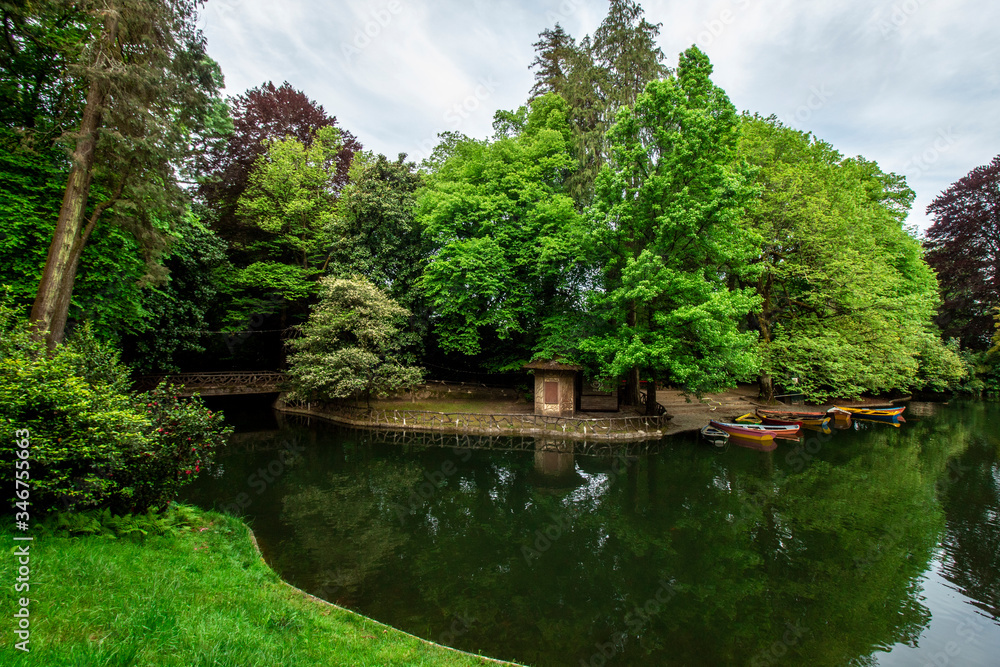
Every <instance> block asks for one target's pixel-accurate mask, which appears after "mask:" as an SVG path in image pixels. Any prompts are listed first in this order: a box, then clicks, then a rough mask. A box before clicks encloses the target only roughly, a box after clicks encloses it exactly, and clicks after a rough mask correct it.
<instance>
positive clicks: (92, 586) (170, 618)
mask: <svg viewBox="0 0 1000 667" xmlns="http://www.w3.org/2000/svg"><path fill="white" fill-rule="evenodd" d="M193 516H194V519H193V520H192V521H191V523H192V525H190V526H185V527H183V528H178V529H176V530H175V531H174V532H173V533H170V534H167V535H163V536H156V537H147V538H146V539H144V540H143V541H141V542H140V541H133V540H130V539H106V538H100V537H59V536H45V535H38V536H37V537H36V540H35V541H34V542H32V543H31V575H30V576H31V591H30V598H31V605H30V610H31V643H30V647H31V652H30V653H28V654H24V653H22V652H21V651H18V650H16V649H15V648H14V647H13V642H14V639H13V632H12V631H13V629H14V625H13V624H14V620H13V619H12V618H11V614H12V613H13V611H14V609H15V605H16V603H17V602H16V600H17V598H18V597H21V596H22V595H23V594H19V593H15V592H14V590H13V583H14V580H15V578H16V576H17V575H16V569H17V562H16V557H14V556H13V555H12V553H11V552H12V550H13V545H15V542H14V541H13V539H12V538H13V534H12V533H11V531H10V528H9V527H7V526H4V527H2V528H0V540H3V542H4V544H5V545H7V546H6V548H5V549H4V552H5V554H6V555H5V556H4V558H3V559H2V560H3V562H2V563H0V581H2V582H3V591H4V593H3V599H4V613H3V617H4V618H5V619H6V620H5V626H4V627H3V628H2V630H3V634H4V635H5V638H4V641H3V643H2V645H0V664H3V665H39V666H44V667H57V666H62V665H67V666H68V665H74V666H76V665H109V666H110V665H143V666H144V667H145V666H153V665H177V666H181V665H183V666H184V667H190V666H192V665H206V666H207V665H218V666H228V665H232V666H234V667H235V666H240V667H245V666H250V665H282V666H286V667H287V666H293V665H303V666H304V665H359V666H361V665H370V666H372V667H374V666H382V665H449V666H451V665H456V666H458V665H481V664H486V663H492V661H489V660H487V659H485V658H477V657H475V656H470V655H466V654H461V653H457V652H454V651H450V650H447V649H444V648H440V647H436V646H432V645H430V644H427V643H425V642H422V641H420V640H419V639H416V638H414V637H411V636H409V635H406V634H404V633H402V632H399V631H397V630H393V629H390V628H387V627H386V626H383V625H380V624H378V623H376V622H374V621H371V620H368V619H366V618H363V617H361V616H358V615H357V614H353V613H351V612H348V611H345V610H343V609H340V608H337V607H334V606H331V605H326V604H323V603H321V602H318V601H316V600H314V599H312V598H309V597H308V596H306V595H304V594H302V593H300V592H299V591H297V590H295V589H293V588H291V587H289V586H287V585H285V584H284V583H283V582H282V581H281V580H280V578H279V577H278V576H277V575H276V574H275V573H274V572H273V571H272V570H271V569H270V568H269V567H267V565H266V564H265V563H264V562H263V560H261V558H260V556H259V555H258V553H257V551H256V549H255V548H254V546H253V543H252V541H251V536H250V532H249V530H248V529H247V527H246V526H245V525H244V524H243V523H242V522H240V521H239V520H237V519H234V518H232V517H228V516H224V515H221V514H216V513H211V512H201V511H196V512H194V513H193ZM4 523H10V522H9V521H5V522H4Z"/></svg>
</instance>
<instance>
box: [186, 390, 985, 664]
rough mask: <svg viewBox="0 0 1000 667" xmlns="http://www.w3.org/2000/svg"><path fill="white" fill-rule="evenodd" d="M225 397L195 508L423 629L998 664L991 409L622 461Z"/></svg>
mask: <svg viewBox="0 0 1000 667" xmlns="http://www.w3.org/2000/svg"><path fill="white" fill-rule="evenodd" d="M220 405H221V406H222V407H223V408H224V409H225V410H226V414H227V417H228V418H229V419H230V420H231V421H233V422H234V423H236V424H237V425H238V426H239V427H240V432H238V433H237V435H236V436H234V442H233V444H232V445H231V446H230V447H229V449H228V451H227V452H226V453H225V455H223V456H222V457H221V459H220V465H219V466H218V469H217V470H216V471H215V474H214V476H212V477H206V478H203V479H202V480H199V482H198V483H197V486H196V487H195V488H193V489H192V490H191V492H190V494H189V499H190V500H192V501H193V502H197V503H199V504H201V505H203V506H206V507H216V508H229V509H237V508H238V509H239V510H240V513H242V514H243V515H245V516H246V517H247V518H248V520H249V521H250V522H251V524H252V525H253V527H254V531H255V532H256V535H257V537H258V539H259V541H260V544H261V548H262V550H263V552H264V554H265V557H266V559H267V561H268V562H269V563H270V565H271V566H272V567H273V568H274V569H275V570H276V571H278V572H279V573H280V574H281V575H282V576H283V577H284V578H285V579H286V580H288V581H289V582H291V583H293V584H294V585H296V586H298V587H299V588H302V589H304V590H307V591H309V592H312V593H314V594H316V595H318V596H320V597H323V598H325V599H328V600H330V601H332V602H336V603H337V604H340V605H343V606H345V607H348V608H350V609H353V610H356V611H358V612H360V613H362V614H365V615H367V616H370V617H372V618H375V619H377V620H380V621H383V622H385V623H389V624H391V625H393V626H395V627H398V628H401V629H403V630H406V631H408V632H412V633H414V634H417V635H419V636H422V637H425V638H428V639H432V640H434V641H438V642H441V643H446V644H449V645H452V646H455V647H456V648H461V649H464V650H468V651H474V652H481V653H483V654H485V655H490V656H493V657H498V658H506V659H510V660H516V661H519V662H523V663H526V664H530V665H538V666H549V665H552V666H559V665H567V666H568V665H572V666H574V667H575V666H578V665H594V666H598V665H758V666H764V665H880V666H885V667H890V666H891V667H896V666H902V665H907V666H908V665H917V666H922V665H936V666H938V667H945V666H959V665H969V666H975V667H981V666H995V665H1000V405H997V404H995V403H992V404H991V403H954V404H952V405H931V404H913V405H911V407H910V409H908V410H907V419H908V422H907V423H906V424H903V425H902V427H901V428H894V427H892V426H891V425H887V424H881V423H870V422H859V423H857V424H855V425H854V426H852V428H850V429H847V430H840V431H834V432H833V433H832V434H831V435H829V436H824V435H822V434H819V433H809V434H808V435H807V437H805V438H803V439H802V440H801V441H800V442H799V443H794V442H792V443H787V442H785V443H782V444H780V445H779V447H778V449H777V450H775V451H773V452H758V451H752V450H747V449H740V448H738V447H730V448H728V449H717V448H714V447H712V446H710V445H706V444H703V443H700V442H698V440H697V439H695V438H694V437H683V436H682V437H673V438H667V439H665V440H663V441H662V442H660V443H656V445H655V446H654V447H651V448H648V451H647V450H646V449H645V448H636V447H631V448H630V449H631V451H630V452H628V453H627V454H626V455H624V456H622V455H615V454H612V453H611V452H609V451H607V450H605V451H601V449H600V448H597V449H595V448H586V450H585V451H582V452H581V451H580V445H577V451H576V452H575V453H556V452H549V451H540V449H539V448H541V447H543V446H545V445H546V443H540V442H536V441H535V440H534V439H531V438H510V439H494V440H493V441H492V442H491V443H487V441H483V440H477V439H475V438H473V439H471V440H470V439H468V438H456V437H455V436H450V437H449V438H448V440H447V443H446V444H447V446H442V444H443V443H440V442H437V443H436V444H432V440H435V439H434V438H431V437H428V436H421V435H414V434H408V435H406V436H405V437H402V436H400V435H399V434H393V433H387V432H373V431H359V430H351V429H345V428H341V427H338V426H334V425H331V424H326V423H317V421H316V420H312V422H311V423H307V422H306V421H300V420H292V419H282V418H280V417H277V416H273V415H272V414H271V413H269V412H268V411H267V410H266V409H263V410H262V409H261V408H260V406H258V405H254V404H251V403H246V402H243V403H226V404H220ZM436 440H437V441H440V440H441V438H440V437H438V438H437V439H436ZM484 444H492V445H493V446H494V447H500V448H501V449H494V450H484V449H481V448H480V447H481V446H482V445H484ZM547 444H548V445H551V444H552V443H547ZM470 445H471V446H472V448H469V446H470Z"/></svg>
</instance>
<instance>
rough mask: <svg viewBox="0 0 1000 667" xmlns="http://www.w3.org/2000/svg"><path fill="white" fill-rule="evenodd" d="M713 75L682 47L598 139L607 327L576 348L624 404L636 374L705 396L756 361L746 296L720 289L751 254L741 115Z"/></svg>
mask: <svg viewBox="0 0 1000 667" xmlns="http://www.w3.org/2000/svg"><path fill="white" fill-rule="evenodd" d="M711 72H712V66H711V64H710V63H709V61H708V58H707V56H705V54H704V53H702V52H701V51H699V50H698V49H697V47H691V48H690V49H688V50H687V51H686V52H685V53H683V54H682V55H681V60H680V67H679V68H678V70H677V74H676V76H675V77H672V78H669V79H666V80H663V81H654V82H651V83H649V84H648V85H647V86H646V91H645V92H644V93H643V94H642V95H640V96H639V99H638V101H637V102H636V105H635V109H634V110H633V109H628V108H625V109H623V110H622V111H621V112H620V113H619V116H618V122H617V123H616V125H615V126H614V128H612V130H611V132H610V133H609V135H608V139H609V142H610V144H611V147H612V155H613V159H612V162H611V164H610V165H608V166H607V167H605V169H604V170H603V171H602V172H601V174H600V176H599V177H598V181H597V195H596V197H595V203H594V206H593V209H592V211H591V216H592V218H593V220H594V224H595V226H596V228H595V231H594V234H593V239H594V253H595V256H596V257H597V259H598V263H599V265H600V266H601V267H602V270H603V276H602V284H601V287H602V290H600V291H598V292H596V293H595V294H594V303H595V305H596V307H597V309H598V312H600V313H602V314H603V316H604V318H605V319H606V320H607V322H608V328H607V329H606V331H605V332H603V333H602V334H600V335H596V336H592V337H591V338H589V339H588V340H586V341H584V342H583V344H582V345H581V348H582V350H583V351H584V352H585V353H587V354H588V355H591V356H592V357H593V358H595V359H597V362H598V363H599V365H600V367H601V370H602V374H603V375H605V376H610V377H625V378H626V379H627V385H626V393H625V396H624V399H625V403H626V404H630V405H637V404H638V400H639V396H638V380H639V375H640V373H642V374H643V375H644V376H645V377H647V378H654V379H662V380H665V381H669V382H671V383H674V384H677V385H679V386H681V387H684V388H686V389H689V390H694V391H711V390H716V389H718V388H721V387H723V386H726V385H727V384H729V383H731V382H733V381H734V380H735V379H737V378H742V377H746V376H747V375H748V374H750V373H753V372H754V371H755V369H756V366H757V358H756V349H755V347H756V346H755V340H756V334H754V333H747V332H743V331H741V330H740V327H739V322H740V321H741V320H742V319H743V318H744V316H745V315H746V313H747V312H748V311H750V310H751V309H752V308H753V307H754V306H755V304H756V297H755V296H754V295H753V294H752V290H745V289H744V290H741V289H731V288H730V284H731V283H732V282H733V280H734V278H735V275H736V272H737V271H739V270H740V269H741V267H742V266H743V265H744V264H745V263H746V262H747V260H748V259H750V258H751V257H752V256H753V254H754V253H755V252H756V245H755V240H754V237H753V236H752V235H751V234H748V233H747V232H746V231H745V230H744V229H742V228H741V226H740V224H739V222H740V217H741V216H742V214H743V209H744V206H745V205H746V204H747V203H748V200H749V197H750V195H751V190H750V189H749V188H748V187H747V185H746V184H745V178H744V175H743V174H742V173H741V172H740V171H739V170H738V169H734V168H733V167H732V161H733V156H734V155H735V151H736V142H737V138H738V134H739V119H738V117H737V115H736V111H735V109H734V108H733V105H732V104H731V103H730V101H729V99H728V97H726V94H725V93H724V92H723V91H722V90H721V89H720V88H718V87H717V86H715V85H714V84H712V82H711V79H710V78H709V77H710V75H711ZM649 407H650V409H652V408H653V402H652V401H650V406H649Z"/></svg>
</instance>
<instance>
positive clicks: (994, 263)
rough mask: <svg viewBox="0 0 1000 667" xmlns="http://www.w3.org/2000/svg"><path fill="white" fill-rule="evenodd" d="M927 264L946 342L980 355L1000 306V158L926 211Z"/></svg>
mask: <svg viewBox="0 0 1000 667" xmlns="http://www.w3.org/2000/svg"><path fill="white" fill-rule="evenodd" d="M927 213H928V214H929V215H930V216H931V217H932V218H933V219H934V224H933V225H931V226H930V228H928V230H927V233H926V241H925V243H924V245H925V247H926V249H927V263H928V264H930V265H931V267H932V268H934V270H935V271H937V274H938V280H939V281H940V283H941V296H942V298H943V301H944V303H943V304H942V305H941V308H940V309H939V315H938V323H939V324H940V326H941V329H942V331H943V333H944V335H945V336H946V337H954V338H959V339H960V340H961V341H962V346H963V347H966V348H969V349H973V350H984V349H986V348H987V347H989V345H990V340H991V338H992V336H993V332H994V323H993V315H994V312H995V311H994V310H993V309H994V308H995V307H996V306H997V305H998V304H1000V155H998V156H997V157H995V158H993V160H992V161H991V162H990V163H989V164H986V165H983V166H981V167H976V168H975V169H973V170H972V171H971V172H969V174H968V175H967V176H965V177H964V178H962V179H961V180H959V181H958V182H956V183H953V184H952V185H951V186H950V187H949V188H948V189H947V190H945V191H944V192H943V193H941V194H940V195H939V196H938V197H937V199H935V200H934V201H933V202H931V205H930V206H928V207H927Z"/></svg>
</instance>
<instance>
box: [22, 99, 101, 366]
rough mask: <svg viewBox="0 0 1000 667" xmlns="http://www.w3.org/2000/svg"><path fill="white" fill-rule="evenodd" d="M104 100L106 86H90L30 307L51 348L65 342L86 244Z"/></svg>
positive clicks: (34, 321)
mask: <svg viewBox="0 0 1000 667" xmlns="http://www.w3.org/2000/svg"><path fill="white" fill-rule="evenodd" d="M104 98H105V92H104V89H103V86H102V85H101V84H99V83H98V82H94V83H91V84H90V90H89V91H88V92H87V104H86V106H85V107H84V110H83V119H82V121H81V122H80V138H79V139H77V142H76V149H75V150H74V151H73V167H72V168H71V169H70V172H69V178H68V179H67V182H66V191H65V193H64V194H63V202H62V206H61V207H60V209H59V219H58V220H57V221H56V228H55V231H54V232H53V234H52V243H51V244H50V245H49V253H48V257H47V258H46V260H45V269H44V270H43V271H42V279H41V281H39V283H38V293H37V295H36V296H35V303H34V304H33V305H32V307H31V321H32V323H33V325H34V328H35V331H37V332H38V333H39V334H41V333H42V332H47V333H46V334H45V335H46V342H47V343H48V346H49V348H52V347H54V346H55V345H56V343H59V342H61V341H62V339H63V334H64V332H65V329H66V318H67V315H68V313H69V305H70V299H71V298H72V296H73V283H74V282H75V280H76V269H77V264H78V263H79V260H80V254H81V253H82V252H83V245H84V243H86V237H85V236H84V235H82V232H83V231H84V225H83V218H84V213H85V212H86V209H87V197H88V195H89V193H90V182H91V177H92V167H93V166H94V154H95V148H96V146H97V130H98V128H99V127H100V124H101V112H102V109H103V107H104ZM88 227H89V226H88Z"/></svg>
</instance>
